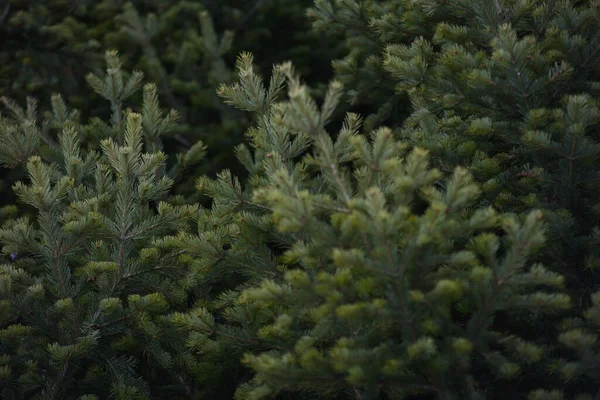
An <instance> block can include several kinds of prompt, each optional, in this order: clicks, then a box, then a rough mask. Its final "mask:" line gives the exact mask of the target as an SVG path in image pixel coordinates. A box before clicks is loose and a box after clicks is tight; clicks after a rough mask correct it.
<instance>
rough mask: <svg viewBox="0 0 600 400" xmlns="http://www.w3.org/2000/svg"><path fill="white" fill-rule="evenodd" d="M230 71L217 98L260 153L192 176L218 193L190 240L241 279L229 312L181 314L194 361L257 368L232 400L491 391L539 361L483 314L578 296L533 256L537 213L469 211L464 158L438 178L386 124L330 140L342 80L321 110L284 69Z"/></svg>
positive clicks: (212, 265)
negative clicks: (249, 122) (244, 123)
mask: <svg viewBox="0 0 600 400" xmlns="http://www.w3.org/2000/svg"><path fill="white" fill-rule="evenodd" d="M238 69H239V76H240V82H239V83H235V84H234V85H230V86H222V88H221V89H220V93H221V95H222V96H224V97H225V98H226V99H227V101H228V102H229V103H231V104H234V105H235V106H237V107H239V108H241V109H244V110H247V111H252V112H254V113H255V114H256V119H257V125H256V127H255V128H252V129H251V130H250V131H249V132H248V135H249V138H250V139H251V142H250V144H251V146H252V148H253V150H252V151H251V150H250V149H249V148H247V147H245V146H240V147H238V149H237V152H238V157H239V158H240V161H241V162H242V163H243V164H244V165H246V167H247V168H248V170H249V172H250V173H251V177H250V179H249V181H248V185H247V186H243V185H240V184H239V183H238V182H237V180H236V179H233V178H232V176H231V174H230V173H228V172H224V173H223V174H221V176H220V177H219V179H217V180H216V181H211V180H208V179H207V178H204V179H202V180H200V181H199V182H198V187H199V188H200V189H201V190H203V191H204V192H205V193H207V194H209V195H210V196H211V197H213V198H214V206H213V210H212V215H211V219H212V221H213V226H214V229H213V230H212V232H213V233H212V234H211V235H210V236H207V235H206V234H202V235H200V236H199V237H197V238H193V239H190V240H191V242H189V243H186V244H185V245H184V246H183V247H182V249H184V248H185V249H190V248H197V249H198V251H199V252H198V253H197V254H194V255H195V256H196V257H201V256H202V253H205V252H206V248H207V247H208V243H210V244H212V248H213V249H215V250H216V253H215V254H214V255H213V256H211V258H210V261H208V260H206V261H204V260H203V261H202V265H204V266H206V271H207V277H208V276H214V275H215V274H217V273H218V274H219V276H220V277H222V274H223V273H225V274H226V273H227V271H230V273H231V271H234V270H237V271H239V272H240V273H241V274H244V275H247V276H248V278H247V279H246V280H245V282H243V283H241V284H239V285H238V287H237V288H236V289H235V290H234V291H233V292H231V291H226V292H224V294H222V295H221V297H220V298H219V301H218V304H219V305H220V307H225V308H224V310H218V309H214V305H213V306H212V307H213V309H212V310H211V307H210V306H208V307H207V306H203V305H201V306H200V307H199V308H197V309H196V310H193V311H191V312H189V313H188V314H185V315H181V316H180V317H179V318H180V320H179V321H178V322H177V323H178V324H179V325H180V327H182V328H183V327H185V328H189V327H195V329H192V331H191V332H190V333H189V335H190V336H189V340H188V346H190V348H191V349H194V350H195V351H197V352H198V353H200V354H201V357H202V359H207V358H208V359H212V360H215V361H216V360H219V357H222V356H223V354H225V353H226V354H236V355H237V354H241V353H244V352H245V353H246V355H245V356H244V362H245V363H246V364H247V365H248V366H250V367H251V368H252V370H253V371H254V372H255V375H254V377H253V379H252V380H251V381H250V382H248V383H246V384H244V385H242V386H241V387H240V388H239V389H238V392H237V394H236V398H240V399H242V398H244V399H246V398H247V399H259V398H269V397H271V396H274V395H283V394H285V393H288V394H290V395H292V396H293V397H294V398H304V397H306V398H316V397H318V398H406V397H407V396H411V395H413V396H414V395H416V394H418V393H421V394H426V395H431V396H434V397H436V398H443V399H451V398H456V399H458V398H486V396H490V395H494V396H495V397H494V398H500V397H497V392H496V391H495V387H494V386H493V382H494V380H495V379H503V378H504V379H509V378H512V377H515V376H518V375H519V373H520V370H521V369H525V370H527V369H531V368H535V367H538V368H539V364H537V363H538V362H539V361H541V360H542V359H543V355H544V351H545V348H544V346H541V345H538V344H536V343H534V342H533V341H528V340H526V339H524V338H522V337H519V336H518V335H517V334H515V333H514V332H511V331H510V330H504V331H497V330H494V329H492V328H491V325H492V322H493V320H494V317H495V316H496V315H497V314H499V313H502V312H505V313H511V314H516V315H520V316H522V317H523V318H528V317H529V318H531V317H532V316H534V317H535V318H541V316H542V315H544V314H545V313H550V314H553V313H555V312H557V311H560V310H564V309H566V308H569V307H570V302H569V298H568V296H566V295H564V294H562V293H561V286H562V284H563V279H562V277H561V276H559V275H558V274H556V273H552V272H549V271H547V270H546V269H545V268H544V267H543V266H542V265H541V264H533V265H532V264H529V263H528V262H527V257H528V256H530V255H531V254H534V253H535V252H536V251H537V250H538V249H539V248H540V246H542V245H543V243H544V233H543V232H544V228H543V224H542V221H541V213H539V212H537V211H532V212H531V213H530V214H529V215H528V216H527V217H526V218H525V219H524V221H519V220H518V218H517V217H516V216H514V215H502V214H498V213H497V212H495V211H494V210H493V209H491V208H483V209H477V210H474V209H472V206H473V204H474V202H475V197H476V196H477V194H478V192H479V188H478V186H477V185H476V184H474V183H473V182H472V180H471V177H470V173H469V172H468V171H467V170H465V169H463V168H456V169H455V172H454V174H453V175H452V176H451V177H450V179H448V180H446V181H445V183H446V185H445V187H446V190H445V191H441V190H439V189H438V188H436V184H437V183H438V182H439V180H440V178H441V177H442V174H441V172H440V171H438V170H435V169H431V168H429V166H428V154H427V151H425V150H423V149H420V148H414V149H410V148H409V147H408V146H406V145H405V144H403V143H401V142H397V141H395V140H394V139H393V138H392V136H391V131H390V130H389V129H387V128H380V129H377V130H375V131H373V132H372V133H371V134H370V135H369V137H365V136H364V135H361V134H359V130H360V118H359V117H358V116H357V115H356V114H348V115H347V117H346V121H345V123H344V125H343V127H342V129H341V130H340V132H339V133H338V134H337V135H335V136H336V137H332V136H331V135H329V134H328V133H327V130H326V126H327V124H328V122H329V119H330V117H331V115H332V114H333V113H334V110H335V108H336V106H337V104H338V102H339V101H340V98H341V97H342V86H341V84H340V83H339V82H335V81H334V82H332V83H331V85H330V86H329V91H328V92H327V96H326V97H325V99H324V101H323V104H322V105H321V107H320V108H319V107H318V106H317V104H316V102H315V101H314V99H313V98H312V97H311V96H310V95H309V94H308V89H307V87H306V86H303V85H302V84H300V81H299V78H298V76H297V75H296V74H295V72H294V71H293V68H292V67H291V64H289V63H288V64H284V65H279V66H276V67H275V69H274V71H273V75H272V77H271V79H270V83H269V86H268V87H267V88H265V87H264V85H263V82H262V80H261V78H260V77H259V76H258V75H256V73H255V72H254V69H253V65H252V57H251V56H250V55H249V54H242V56H241V57H240V59H239V60H238ZM286 80H287V87H288V100H287V101H278V100H277V95H278V93H279V92H281V91H282V90H283V86H284V83H285V81H286ZM203 220H204V219H203ZM497 229H503V230H504V231H505V233H506V234H505V236H504V237H503V238H500V237H499V236H498V235H496V234H495V233H494V231H495V230H497ZM219 234H220V235H219ZM223 235H224V236H225V238H228V237H230V239H229V240H228V241H227V242H226V243H223V242H222V241H220V240H218V239H217V237H219V236H220V237H223ZM261 236H262V238H261ZM257 237H258V238H259V239H258V240H257ZM207 242H208V243H207ZM194 243H196V244H194ZM257 243H258V244H259V245H260V244H261V243H268V244H269V248H270V251H268V250H267V249H264V250H261V251H260V252H258V251H256V247H257ZM224 244H226V245H228V246H231V248H230V249H229V250H227V251H226V250H223V251H221V250H219V249H221V248H222V247H223V245H224ZM259 255H260V256H259ZM203 259H206V255H204V256H203ZM242 260H246V262H245V263H244V262H241V261H242ZM236 292H238V293H239V295H238V294H236ZM211 311H213V313H211ZM215 311H217V317H215ZM219 311H220V312H219ZM219 315H220V316H221V317H220V318H219ZM298 396H300V397H298ZM382 396H383V397H382ZM513 396H514V393H507V395H506V398H512V397H513ZM411 398H412V397H411ZM432 398H433V397H432Z"/></svg>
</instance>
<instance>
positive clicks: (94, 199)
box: [0, 53, 204, 399]
mask: <svg viewBox="0 0 600 400" xmlns="http://www.w3.org/2000/svg"><path fill="white" fill-rule="evenodd" d="M107 63H108V68H107V74H106V75H105V76H102V77H100V76H96V75H90V76H89V78H88V79H89V81H90V82H91V83H92V86H94V88H95V89H96V90H97V91H98V93H99V94H100V95H102V96H104V97H106V98H107V99H109V100H110V102H111V108H112V118H111V121H110V124H107V123H104V122H103V121H100V120H94V121H92V122H91V123H90V124H88V125H83V124H80V123H78V122H77V120H76V118H75V117H76V116H77V113H76V112H69V111H68V110H67V109H66V108H65V107H64V103H63V102H62V100H61V98H60V97H58V96H57V97H55V98H54V99H53V105H54V107H55V108H54V114H53V115H47V116H46V118H45V119H44V121H43V123H42V124H37V123H36V119H37V118H36V111H35V104H34V103H33V102H32V101H31V102H29V104H28V108H27V110H23V109H20V108H19V107H18V106H17V105H16V104H14V103H9V104H10V105H11V108H12V110H13V112H14V117H13V118H4V119H3V120H2V124H1V125H0V127H1V135H2V138H3V139H4V140H3V146H4V147H3V148H2V151H1V154H2V162H3V163H4V164H6V165H15V164H17V163H21V162H24V161H25V162H26V170H27V175H28V180H27V182H18V183H17V184H16V185H15V186H14V188H13V190H14V192H15V193H16V195H17V196H18V198H19V200H20V202H21V203H20V204H22V205H24V206H26V207H27V206H29V207H32V208H33V211H32V212H30V213H29V216H26V217H22V218H18V219H10V220H8V221H7V222H6V223H5V224H4V225H3V228H2V229H1V230H0V242H1V243H2V252H3V254H4V255H7V256H9V257H10V260H11V262H8V263H3V264H2V265H1V267H0V271H1V272H0V282H1V284H0V304H2V313H1V321H0V353H1V354H2V358H1V360H2V362H1V364H2V367H1V369H0V371H1V378H0V381H1V382H2V383H1V384H0V397H2V398H7V399H13V398H14V399H17V398H28V399H30V398H39V399H63V398H86V399H92V398H108V397H109V395H110V396H113V397H114V398H118V399H134V398H136V399H148V398H150V396H151V395H152V396H172V395H182V396H183V395H184V396H185V398H192V397H194V393H195V389H194V384H193V379H192V378H191V377H190V376H189V375H185V371H186V369H184V368H173V366H178V365H182V364H183V365H188V366H190V368H191V369H193V365H194V362H193V360H189V359H186V358H185V357H183V356H182V354H184V352H182V351H181V350H180V349H182V348H183V346H184V343H183V342H182V341H181V340H180V339H179V338H178V336H177V335H176V333H175V332H174V331H173V330H172V329H169V325H168V320H167V319H165V318H166V317H167V315H168V313H171V312H173V311H174V310H177V309H182V310H184V309H186V308H187V301H188V296H187V292H188V290H189V288H190V286H192V285H193V282H192V281H190V279H189V278H188V276H187V275H186V270H185V269H174V268H172V266H173V265H174V264H173V263H171V260H172V259H173V258H177V257H178V254H177V253H170V252H167V251H162V250H161V248H160V247H157V246H156V245H153V244H152V240H154V239H160V238H161V237H163V236H165V235H167V234H170V233H172V232H177V231H179V230H186V229H188V227H189V221H190V220H191V218H192V217H194V216H195V214H196V213H197V212H198V208H197V206H193V205H176V204H169V203H168V202H165V200H166V199H167V198H168V195H169V194H170V191H171V188H172V186H173V184H174V178H176V176H177V175H176V173H177V172H178V171H181V168H183V167H185V166H186V165H187V164H189V163H193V162H197V161H198V160H199V159H200V158H201V157H202V156H203V149H204V147H203V145H202V143H197V144H196V145H195V147H194V150H193V151H191V152H189V153H187V154H186V155H182V156H180V159H179V164H178V166H177V167H176V168H174V169H171V170H167V169H166V165H165V161H166V155H165V154H164V153H163V152H162V151H161V147H162V143H161V135H162V134H164V132H165V131H167V130H168V129H170V128H171V125H172V124H173V123H174V121H173V120H174V117H175V114H173V113H171V114H167V115H166V116H164V115H163V113H162V111H161V110H160V108H159V105H158V102H157V93H156V87H155V86H154V85H152V84H149V85H146V86H145V87H144V101H143V103H142V107H141V108H142V112H141V114H138V113H134V112H132V111H130V110H125V109H122V108H121V104H120V101H121V100H123V99H125V98H127V97H129V96H131V95H132V94H133V93H134V92H135V91H136V90H138V88H139V86H140V83H141V74H139V73H136V74H133V75H132V76H130V77H129V78H128V79H124V77H123V73H122V71H121V70H120V67H119V65H120V63H119V59H118V57H117V56H116V54H115V53H108V54H107ZM59 127H60V129H61V133H60V134H59V140H58V142H57V143H55V146H52V145H50V146H43V147H40V146H38V145H39V143H41V142H42V140H43V139H45V138H46V135H45V134H46V131H47V130H48V129H50V128H59ZM86 133H87V134H88V135H94V136H95V137H96V138H97V139H98V140H99V144H98V146H96V148H94V146H93V143H94V141H92V140H90V139H89V138H88V148H85V147H84V146H82V142H81V139H82V138H84V137H86ZM103 134H106V135H107V137H103ZM7 139H12V140H13V142H8V141H7ZM96 143H97V142H96ZM15 144H22V145H24V146H23V147H21V148H22V151H21V152H16V153H15V152H14V151H13V153H10V152H9V150H10V148H11V147H10V146H12V145H15ZM13 149H14V147H13ZM96 149H98V150H101V151H96ZM144 150H146V151H144ZM80 396H82V397H80Z"/></svg>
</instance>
